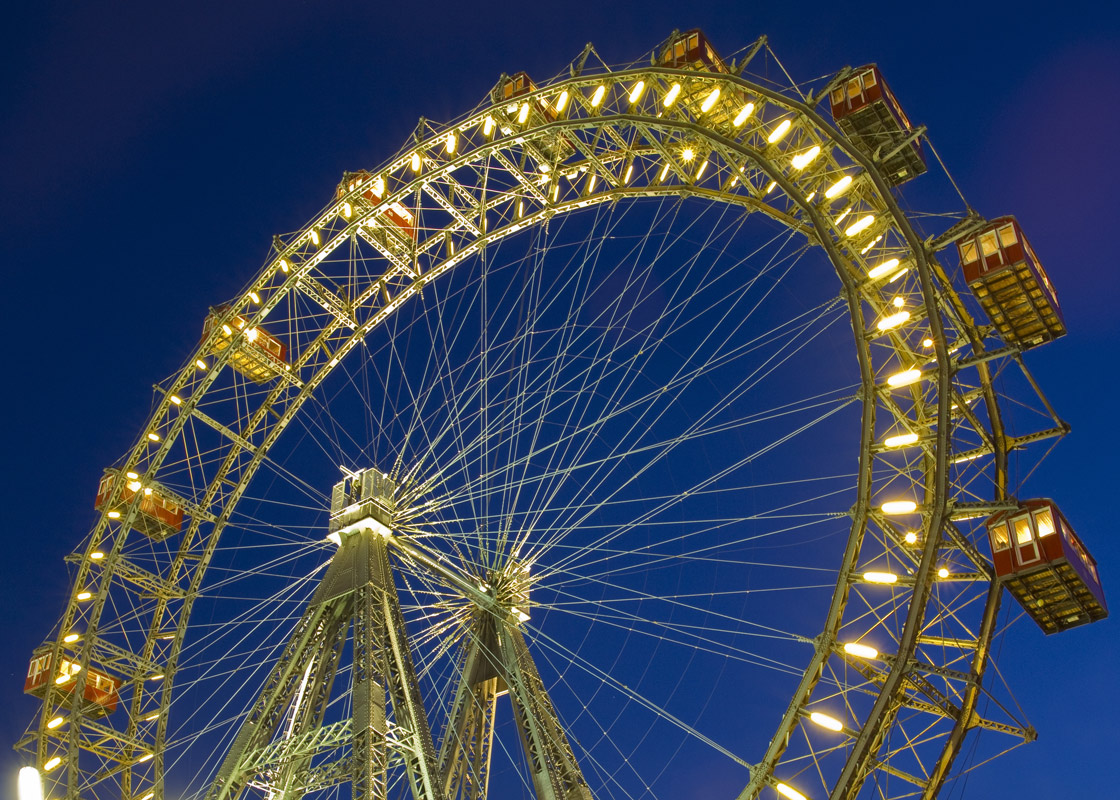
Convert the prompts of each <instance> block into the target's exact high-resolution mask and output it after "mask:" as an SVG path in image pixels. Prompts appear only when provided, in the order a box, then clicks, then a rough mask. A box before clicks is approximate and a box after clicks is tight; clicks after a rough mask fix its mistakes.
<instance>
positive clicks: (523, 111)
mask: <svg viewBox="0 0 1120 800" xmlns="http://www.w3.org/2000/svg"><path fill="white" fill-rule="evenodd" d="M535 91H537V85H536V84H535V83H533V80H532V78H530V77H529V75H528V73H526V72H517V73H514V74H513V75H503V76H502V77H501V80H499V81H498V85H497V86H495V87H494V89H493V91H491V92H490V99H491V101H493V103H494V105H495V106H497V107H499V108H500V110H501V113H502V114H504V115H505V121H504V122H502V123H501V125H502V126H503V130H505V131H506V132H507V133H508V132H509V131H511V130H513V127H512V126H514V125H516V126H517V127H519V128H520V127H528V128H533V127H538V126H540V125H545V124H547V123H549V122H555V121H556V120H558V119H560V110H559V109H558V108H557V107H556V106H555V105H554V104H553V103H552V101H550V100H549V99H548V98H546V97H544V96H543V95H538V96H537V100H536V102H535V103H534V102H527V101H522V102H520V103H518V102H515V101H516V100H517V98H518V97H523V96H525V95H528V94H532V93H533V92H535ZM503 104H506V105H504V106H503ZM534 144H535V145H536V147H537V148H538V149H539V150H540V151H541V153H542V154H543V155H544V156H545V158H546V160H548V161H556V162H560V161H563V160H565V159H566V158H568V156H570V155H571V154H572V153H573V152H575V148H574V147H573V146H572V143H571V142H569V141H568V138H567V137H566V136H564V135H563V134H560V133H556V134H553V135H551V136H545V137H542V138H539V139H536V140H535V142H534Z"/></svg>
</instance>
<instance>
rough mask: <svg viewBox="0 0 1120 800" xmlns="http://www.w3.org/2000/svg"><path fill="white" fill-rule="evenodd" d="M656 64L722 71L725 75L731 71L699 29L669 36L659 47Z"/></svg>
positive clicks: (675, 67) (674, 67) (676, 67)
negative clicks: (659, 54)
mask: <svg viewBox="0 0 1120 800" xmlns="http://www.w3.org/2000/svg"><path fill="white" fill-rule="evenodd" d="M658 64H659V65H660V66H662V67H672V68H673V69H696V70H702V71H704V72H722V73H724V74H725V75H726V74H728V73H730V72H731V70H729V69H728V68H727V64H726V63H725V62H724V60H723V59H722V58H720V57H719V53H717V52H716V51H715V48H714V47H712V45H711V44H710V43H709V42H708V37H707V36H705V35H704V33H703V32H702V31H701V30H699V29H693V30H691V31H685V32H684V33H677V34H674V35H673V36H670V37H669V40H668V41H667V42H665V44H664V45H662V47H661V57H660V59H659V60H658Z"/></svg>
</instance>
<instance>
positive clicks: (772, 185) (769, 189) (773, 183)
mask: <svg viewBox="0 0 1120 800" xmlns="http://www.w3.org/2000/svg"><path fill="white" fill-rule="evenodd" d="M776 188H778V182H777V181H770V185H769V186H767V187H766V192H765V194H770V192H772V191H774V190H775V189H776Z"/></svg>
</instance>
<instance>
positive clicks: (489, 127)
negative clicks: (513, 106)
mask: <svg viewBox="0 0 1120 800" xmlns="http://www.w3.org/2000/svg"><path fill="white" fill-rule="evenodd" d="M493 132H494V118H493V117H491V116H490V115H489V114H487V115H486V119H484V120H482V135H483V136H489V135H490V134H491V133H493Z"/></svg>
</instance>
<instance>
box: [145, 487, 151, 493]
mask: <svg viewBox="0 0 1120 800" xmlns="http://www.w3.org/2000/svg"><path fill="white" fill-rule="evenodd" d="M151 493H152V487H150V486H145V487H144V494H151Z"/></svg>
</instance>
